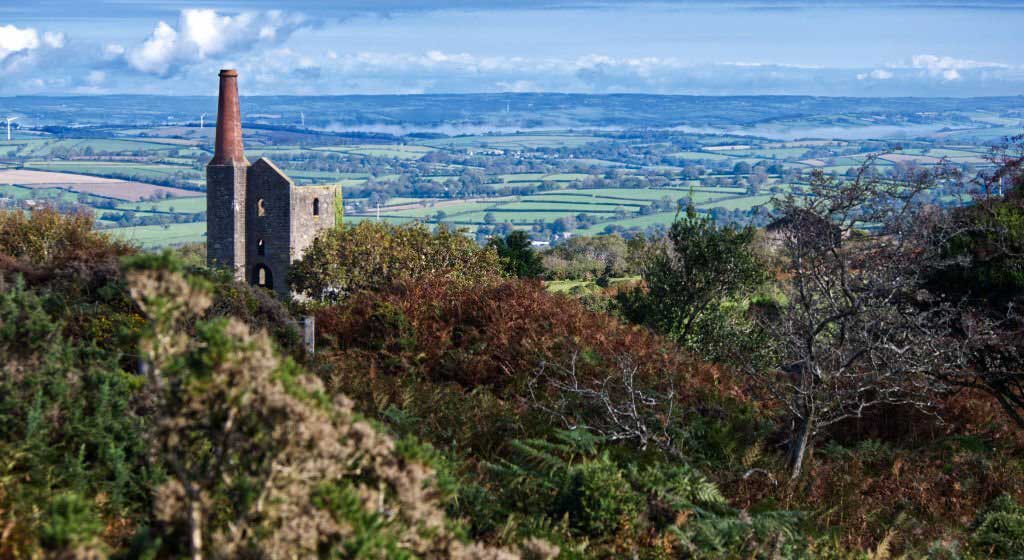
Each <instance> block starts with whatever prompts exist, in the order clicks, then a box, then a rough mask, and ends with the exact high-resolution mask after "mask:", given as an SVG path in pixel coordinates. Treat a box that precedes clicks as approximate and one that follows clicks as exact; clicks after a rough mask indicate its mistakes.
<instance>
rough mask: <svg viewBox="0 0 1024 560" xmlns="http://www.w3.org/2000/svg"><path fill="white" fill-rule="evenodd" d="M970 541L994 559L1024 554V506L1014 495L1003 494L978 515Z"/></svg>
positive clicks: (973, 545)
mask: <svg viewBox="0 0 1024 560" xmlns="http://www.w3.org/2000/svg"><path fill="white" fill-rule="evenodd" d="M970 542H971V546H972V547H974V548H975V549H976V550H978V552H979V553H981V554H983V555H986V556H988V557H991V558H1020V557H1022V556H1024V507H1022V506H1021V505H1020V504H1019V503H1017V501H1016V500H1014V499H1013V498H1011V497H1010V496H1000V497H999V498H997V499H996V500H995V501H994V502H992V505H991V506H990V507H989V508H988V510H986V511H984V512H982V513H981V515H979V516H978V519H977V521H976V522H975V528H974V532H973V533H972V534H971V539H970Z"/></svg>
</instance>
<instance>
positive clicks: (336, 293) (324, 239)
mask: <svg viewBox="0 0 1024 560" xmlns="http://www.w3.org/2000/svg"><path fill="white" fill-rule="evenodd" d="M501 274H502V267H501V261H500V260H499V258H498V254H497V252H496V251H495V250H494V249H493V248H490V247H487V248H481V247H480V246H479V245H477V244H476V243H475V242H474V241H473V240H472V239H470V238H469V237H467V236H465V235H463V234H462V233H460V232H458V231H455V230H452V229H450V228H448V227H446V226H444V225H442V226H440V227H439V228H438V229H437V231H436V232H431V231H430V230H429V229H428V228H427V227H426V226H425V225H423V224H410V225H403V226H396V225H391V224H387V223H380V222H370V221H363V222H359V223H358V224H356V225H355V226H353V227H345V226H341V227H336V228H334V229H331V230H328V231H326V232H324V233H321V234H320V235H319V236H317V238H316V239H314V240H313V244H312V245H311V246H310V247H309V249H307V250H306V253H305V254H304V255H303V257H302V259H300V260H298V261H296V262H295V263H293V264H292V269H291V273H290V278H289V281H290V282H291V286H292V288H293V289H294V290H296V291H297V292H299V293H303V294H306V295H307V296H309V297H312V298H314V299H318V300H322V301H324V300H336V299H339V298H341V297H344V296H345V295H347V294H351V293H353V292H358V291H362V290H371V291H372V290H382V289H386V288H387V287H388V286H390V285H392V284H393V283H395V282H398V281H400V280H403V279H410V278H419V277H422V276H428V275H439V276H447V277H450V278H453V279H458V280H459V281H461V282H467V283H474V282H478V281H483V280H486V279H487V278H497V277H499V276H501Z"/></svg>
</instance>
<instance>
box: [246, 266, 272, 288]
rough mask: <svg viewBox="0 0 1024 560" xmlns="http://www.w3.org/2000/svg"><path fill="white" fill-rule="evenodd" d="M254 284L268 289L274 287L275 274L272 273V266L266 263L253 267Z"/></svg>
mask: <svg viewBox="0 0 1024 560" xmlns="http://www.w3.org/2000/svg"><path fill="white" fill-rule="evenodd" d="M251 284H252V285H253V286H259V287H261V288H266V289H268V290H273V289H274V276H273V275H272V274H271V273H270V267H268V266H267V265H265V264H258V265H256V266H254V267H252V282H251Z"/></svg>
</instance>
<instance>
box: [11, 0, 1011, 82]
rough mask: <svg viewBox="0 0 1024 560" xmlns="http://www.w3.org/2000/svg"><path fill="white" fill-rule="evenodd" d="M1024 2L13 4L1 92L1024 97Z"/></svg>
mask: <svg viewBox="0 0 1024 560" xmlns="http://www.w3.org/2000/svg"><path fill="white" fill-rule="evenodd" d="M1022 30H1024V2H1018V1H1010V0H983V1H979V2H968V1H955V0H916V1H914V0H911V1H899V0H897V1H894V2H881V1H870V0H869V1H864V0H862V1H860V2H853V1H845V0H831V1H827V0H825V1H818V2H804V1H800V0H792V1H783V2H770V1H763V0H736V1H729V0H725V1H711V0H707V1H689V2H659V3H647V2H614V1H576V0H560V1H555V0H518V1H508V0H498V1H484V0H477V1H473V0H449V1H436V0H407V1H396V0H378V1H371V0H351V1H340V2H313V1H309V0H293V1H290V2H280V1H278V2H268V1H263V0H234V1H222V2H193V1H186V2H171V1H164V0H157V1H153V2H144V3H143V2H129V1H126V0H108V1H102V2H89V1H81V0H78V1H72V0H36V1H34V2H28V1H21V2H13V1H10V0H7V1H5V2H3V4H2V5H0V95H15V94H35V93H44V94H102V93H170V94H210V95H212V94H215V93H216V72H217V70H218V69H219V68H221V67H229V66H230V67H237V68H238V70H239V71H240V73H241V83H242V87H243V93H244V94H316V93H324V94H350V93H357V94H378V93H403V94H408V93H450V92H498V91H563V92H583V93H632V92H643V93H678V94H704V95H747V94H749V95H760V94H810V95H850V96H880V95H887V96H972V95H1020V94H1024V49H1022V48H1021V46H1022V45H1024V42H1022V41H1024V39H1022V37H1024V35H1022Z"/></svg>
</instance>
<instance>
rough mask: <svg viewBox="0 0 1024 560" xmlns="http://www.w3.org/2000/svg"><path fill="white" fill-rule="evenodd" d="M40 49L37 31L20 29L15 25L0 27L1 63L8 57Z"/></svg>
mask: <svg viewBox="0 0 1024 560" xmlns="http://www.w3.org/2000/svg"><path fill="white" fill-rule="evenodd" d="M37 48H39V33H38V32H36V30H35V29H32V28H26V29H20V28H17V27H15V26H13V25H4V26H0V61H2V60H4V59H5V58H7V57H8V56H10V55H12V54H14V53H19V52H24V51H30V50H32V49H37Z"/></svg>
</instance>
